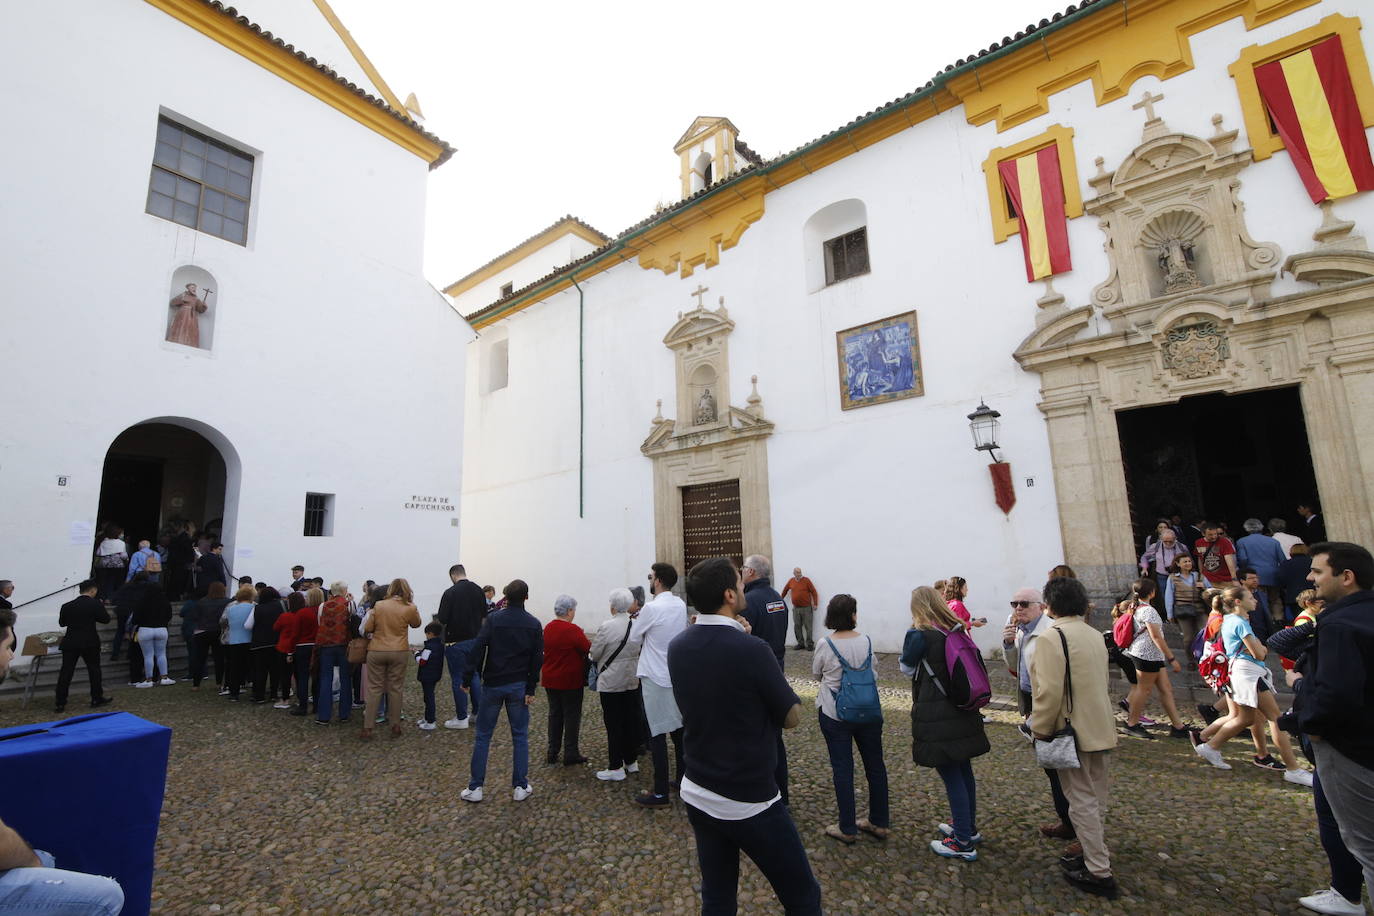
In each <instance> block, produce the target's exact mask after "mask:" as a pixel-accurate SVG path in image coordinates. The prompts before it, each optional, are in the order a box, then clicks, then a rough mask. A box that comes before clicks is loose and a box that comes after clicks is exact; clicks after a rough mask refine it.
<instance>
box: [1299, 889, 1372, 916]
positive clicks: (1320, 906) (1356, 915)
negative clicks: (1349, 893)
mask: <svg viewBox="0 0 1374 916" xmlns="http://www.w3.org/2000/svg"><path fill="white" fill-rule="evenodd" d="M1298 903H1300V904H1302V905H1303V906H1305V907H1307V908H1308V909H1309V910H1311V911H1312V912H1314V913H1330V914H1332V916H1364V904H1362V903H1358V902H1357V903H1351V902H1350V901H1349V900H1346V899H1345V898H1344V897H1342V896H1341V894H1340V892H1339V891H1337V890H1336V889H1335V888H1334V887H1328V888H1327V889H1326V890H1324V891H1321V892H1319V893H1316V894H1312V895H1311V896H1308V897H1299V898H1298Z"/></svg>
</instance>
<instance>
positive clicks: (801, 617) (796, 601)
mask: <svg viewBox="0 0 1374 916" xmlns="http://www.w3.org/2000/svg"><path fill="white" fill-rule="evenodd" d="M789 593H790V594H791V595H792V635H793V637H795V639H796V642H797V644H796V645H795V646H793V647H792V648H794V649H806V650H808V651H811V650H814V649H815V648H816V642H815V640H814V639H812V638H811V623H812V618H814V617H815V615H816V605H818V604H819V603H820V595H819V594H818V593H817V592H816V586H815V584H814V583H813V582H812V581H811V580H810V579H808V578H806V576H803V575H802V571H801V567H800V566H798V567H795V568H794V569H793V570H792V578H790V579H788V580H787V584H786V585H784V586H783V587H782V597H783V598H786V597H787V596H788V594H789Z"/></svg>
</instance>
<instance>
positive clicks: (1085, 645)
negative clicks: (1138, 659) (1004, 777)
mask: <svg viewBox="0 0 1374 916" xmlns="http://www.w3.org/2000/svg"><path fill="white" fill-rule="evenodd" d="M1087 611H1088V593H1087V592H1086V591H1084V589H1083V585H1082V583H1080V582H1079V581H1078V580H1077V579H1051V580H1050V581H1049V582H1047V583H1045V613H1047V614H1048V615H1049V616H1050V617H1051V618H1053V619H1054V624H1053V625H1052V626H1051V627H1050V629H1049V630H1048V631H1047V632H1046V633H1045V634H1044V635H1042V636H1041V637H1040V638H1039V639H1038V640H1036V648H1035V655H1034V656H1032V658H1031V663H1030V676H1031V696H1032V701H1031V716H1030V720H1029V724H1030V728H1031V731H1032V732H1034V733H1035V737H1036V738H1037V739H1038V740H1045V741H1047V740H1049V739H1050V737H1051V736H1052V735H1053V734H1054V733H1055V732H1057V731H1059V730H1060V729H1062V728H1063V727H1064V721H1065V719H1066V718H1067V719H1068V720H1069V721H1070V722H1071V723H1072V725H1073V730H1074V732H1075V733H1076V735H1077V743H1078V759H1079V761H1080V763H1081V766H1080V767H1079V768H1078V769H1061V770H1059V771H1058V773H1059V780H1060V782H1061V784H1062V785H1063V787H1064V795H1065V796H1066V797H1067V798H1068V800H1069V817H1070V818H1071V819H1072V820H1073V826H1074V830H1075V831H1076V832H1077V833H1078V841H1079V843H1081V844H1082V845H1083V856H1082V858H1078V857H1069V856H1066V857H1064V858H1062V859H1060V864H1061V865H1062V866H1063V868H1064V878H1065V879H1066V880H1067V881H1068V882H1069V883H1070V884H1073V885H1074V886H1076V887H1078V888H1079V889H1080V890H1084V891H1087V892H1088V893H1090V894H1097V895H1098V896H1101V897H1107V898H1108V899H1111V900H1115V899H1116V898H1117V896H1118V895H1119V891H1118V889H1117V886H1116V879H1115V878H1114V877H1113V876H1112V863H1111V858H1110V856H1109V854H1108V851H1107V842H1106V839H1105V838H1104V837H1103V827H1102V819H1103V817H1105V815H1106V813H1107V793H1108V790H1109V789H1110V787H1111V780H1110V778H1109V777H1108V775H1107V752H1108V751H1110V750H1111V749H1112V748H1114V747H1116V719H1115V717H1114V716H1113V715H1112V701H1111V696H1110V695H1109V694H1108V693H1107V648H1106V645H1105V644H1104V643H1103V641H1102V634H1101V633H1099V632H1097V631H1096V630H1094V629H1093V628H1092V627H1090V626H1089V625H1088V622H1087V621H1086V620H1085V619H1084V615H1085V614H1086V613H1087ZM1066 648H1067V650H1068V651H1067V655H1068V661H1067V664H1066V663H1065V649H1066Z"/></svg>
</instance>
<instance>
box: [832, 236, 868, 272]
mask: <svg viewBox="0 0 1374 916" xmlns="http://www.w3.org/2000/svg"><path fill="white" fill-rule="evenodd" d="M866 273H868V227H867V226H863V227H861V228H859V229H855V230H854V231H853V232H846V233H845V234H844V235H841V236H837V237H836V238H833V239H831V240H830V241H828V242H826V243H825V285H826V286H829V285H831V284H832V283H839V282H840V281H841V280H847V279H849V278H850V277H857V276H858V275H859V274H866Z"/></svg>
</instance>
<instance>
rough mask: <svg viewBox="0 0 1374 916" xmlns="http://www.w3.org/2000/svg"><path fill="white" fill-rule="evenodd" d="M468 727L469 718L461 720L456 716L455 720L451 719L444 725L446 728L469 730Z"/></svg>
mask: <svg viewBox="0 0 1374 916" xmlns="http://www.w3.org/2000/svg"><path fill="white" fill-rule="evenodd" d="M467 727H468V718H467V716H464V717H463V718H461V719H459V718H457V717H456V716H455V717H454V718H452V719H449V720H448V721H447V722H445V723H444V728H467Z"/></svg>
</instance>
